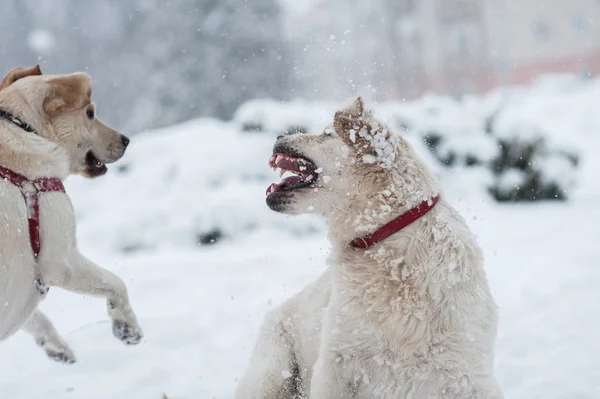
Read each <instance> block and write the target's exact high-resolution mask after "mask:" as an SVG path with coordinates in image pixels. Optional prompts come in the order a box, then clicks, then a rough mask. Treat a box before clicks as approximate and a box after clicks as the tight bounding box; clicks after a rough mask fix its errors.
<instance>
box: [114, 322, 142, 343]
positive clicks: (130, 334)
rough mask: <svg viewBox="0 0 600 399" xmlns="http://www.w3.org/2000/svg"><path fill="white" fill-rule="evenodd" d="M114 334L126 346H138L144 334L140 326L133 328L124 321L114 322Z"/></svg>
mask: <svg viewBox="0 0 600 399" xmlns="http://www.w3.org/2000/svg"><path fill="white" fill-rule="evenodd" d="M113 334H114V336H115V337H117V338H118V339H119V340H120V341H122V342H123V343H124V344H126V345H137V344H139V343H140V341H141V340H142V338H143V337H144V334H142V330H141V329H140V328H139V327H138V326H135V327H133V326H131V325H129V324H128V323H126V322H124V321H122V320H114V321H113Z"/></svg>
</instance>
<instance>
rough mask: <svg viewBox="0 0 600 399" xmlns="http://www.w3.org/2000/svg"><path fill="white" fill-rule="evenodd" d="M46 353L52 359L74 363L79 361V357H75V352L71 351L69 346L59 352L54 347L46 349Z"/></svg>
mask: <svg viewBox="0 0 600 399" xmlns="http://www.w3.org/2000/svg"><path fill="white" fill-rule="evenodd" d="M46 355H48V357H49V358H50V359H52V360H54V361H55V362H59V363H67V364H73V363H75V362H76V361H77V359H75V355H73V352H71V350H70V349H68V348H67V350H66V351H59V352H56V351H54V350H52V349H46Z"/></svg>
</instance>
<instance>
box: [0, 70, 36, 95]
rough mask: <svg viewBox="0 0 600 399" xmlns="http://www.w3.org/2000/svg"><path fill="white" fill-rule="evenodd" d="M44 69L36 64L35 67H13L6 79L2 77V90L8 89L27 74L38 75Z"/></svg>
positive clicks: (0, 86) (0, 87)
mask: <svg viewBox="0 0 600 399" xmlns="http://www.w3.org/2000/svg"><path fill="white" fill-rule="evenodd" d="M41 74H42V71H41V70H40V66H39V65H36V66H34V67H33V68H15V69H11V70H10V71H9V72H8V73H7V74H6V76H5V77H4V79H2V83H0V90H2V89H6V88H7V87H8V86H10V85H11V84H13V83H15V82H16V81H17V80H19V79H22V78H25V77H27V76H38V75H41Z"/></svg>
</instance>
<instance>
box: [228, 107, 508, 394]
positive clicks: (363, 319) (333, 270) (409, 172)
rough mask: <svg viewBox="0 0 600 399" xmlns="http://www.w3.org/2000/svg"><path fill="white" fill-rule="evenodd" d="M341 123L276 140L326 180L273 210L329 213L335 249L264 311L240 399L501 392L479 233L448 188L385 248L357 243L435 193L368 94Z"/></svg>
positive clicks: (292, 195) (426, 174) (428, 175)
mask: <svg viewBox="0 0 600 399" xmlns="http://www.w3.org/2000/svg"><path fill="white" fill-rule="evenodd" d="M333 127H334V130H335V132H334V133H333V134H328V133H329V132H330V131H331V129H328V130H326V132H328V133H324V134H320V135H293V136H287V137H284V138H282V139H280V140H279V141H278V144H280V145H281V144H284V145H286V146H287V147H288V148H291V149H293V150H294V151H295V152H296V153H300V154H302V155H303V156H305V157H306V158H307V159H310V160H312V161H314V162H315V164H316V165H317V166H318V167H319V168H323V173H321V176H325V175H327V176H331V181H329V182H325V181H324V180H323V179H322V178H319V180H318V181H317V188H318V190H314V188H307V189H298V190H294V191H292V192H290V193H289V194H286V195H285V197H283V198H281V199H280V200H279V201H277V202H273V201H271V202H269V204H270V206H271V207H272V208H273V209H275V210H278V211H280V212H286V213H290V214H295V213H302V212H304V211H305V210H306V209H307V207H308V205H310V206H312V207H313V209H314V212H315V213H319V214H321V215H323V216H325V217H326V218H327V219H328V220H329V239H330V240H331V243H332V246H333V250H332V252H331V254H330V256H329V260H328V263H329V268H328V270H327V271H326V272H325V273H324V274H323V275H322V276H321V277H320V278H319V279H318V280H317V281H315V282H314V283H312V284H310V285H309V286H308V287H306V288H305V289H304V290H303V291H301V292H300V293H298V294H297V295H296V296H294V297H293V298H291V299H290V300H288V301H287V302H286V303H284V304H283V305H282V306H281V307H279V308H278V309H276V310H275V311H273V312H272V313H270V314H269V315H268V316H267V319H266V321H265V323H264V325H263V327H262V332H261V335H260V337H259V340H258V343H257V345H256V348H255V350H254V353H253V355H252V357H251V359H250V365H249V367H248V371H247V372H246V374H245V375H244V377H243V378H242V379H241V381H240V383H239V385H238V387H237V391H236V398H238V399H258V398H263V399H267V398H272V399H275V398H311V399H329V398H390V399H391V398H395V399H400V398H402V399H404V398H414V399H434V398H439V399H441V398H448V399H451V398H452V399H454V398H461V399H462V398H471V399H484V398H485V399H497V398H501V397H502V396H503V395H502V392H501V390H500V388H499V386H498V384H497V382H496V380H495V378H494V376H493V363H494V355H493V347H494V340H495V335H496V322H497V321H496V306H495V304H494V302H493V299H492V296H491V294H490V291H489V288H488V284H487V280H486V277H485V272H484V269H483V259H482V254H481V250H480V248H479V246H478V245H477V242H476V240H475V238H474V236H473V234H472V233H471V232H470V230H469V228H468V227H467V225H466V223H465V222H464V220H463V219H462V217H461V216H460V215H459V214H458V213H457V212H456V211H455V210H454V208H452V206H450V205H449V204H448V203H447V202H446V201H445V200H444V199H443V196H442V199H441V200H440V202H439V203H438V204H437V205H436V206H435V207H434V208H433V209H432V210H431V211H430V212H429V213H427V214H426V215H425V216H423V217H422V218H420V219H419V220H418V221H416V222H414V223H413V224H411V225H409V226H408V227H406V228H404V229H403V230H401V231H399V232H397V233H395V234H393V235H392V236H390V237H389V238H387V239H385V240H384V241H382V242H381V243H379V244H376V245H374V246H372V247H370V248H368V249H367V250H357V249H354V248H352V247H350V246H349V243H350V241H351V240H352V239H353V238H355V237H360V236H363V235H365V234H366V233H369V232H372V231H374V230H375V229H377V228H378V227H380V226H382V225H383V224H385V223H387V222H389V221H391V220H392V219H394V218H396V217H397V216H399V215H400V214H401V213H403V212H405V211H407V210H408V209H410V208H412V207H414V206H415V205H417V204H418V203H419V202H421V201H423V200H426V199H428V198H431V197H432V196H434V195H436V194H438V193H439V192H440V189H439V186H438V184H437V182H436V180H435V178H434V177H433V176H432V175H431V173H430V172H429V170H428V169H427V168H426V167H425V165H424V164H423V163H422V162H421V161H420V160H419V159H418V158H417V156H416V154H415V153H414V152H413V150H412V149H411V148H410V146H409V144H408V143H406V142H405V141H404V140H403V139H402V137H400V136H397V135H393V134H392V133H390V132H389V131H388V129H387V127H385V126H383V125H381V124H379V123H378V122H377V121H376V120H374V119H373V118H372V116H371V114H370V113H369V112H367V111H363V104H362V100H360V99H358V100H357V101H356V102H355V103H354V104H353V106H352V107H350V108H348V109H346V110H344V111H341V112H339V113H338V114H336V118H335V120H334V124H333ZM349 129H352V130H354V133H356V132H362V133H359V134H352V133H349V132H348V131H347V130H349ZM365 129H366V130H365ZM327 136H330V137H327ZM361 139H362V140H361ZM384 142H385V143H384ZM390 145H391V146H392V148H393V155H392V154H391V153H390V151H389V150H388V149H387V148H389V146H390ZM373 146H376V148H375V149H374V151H373ZM378 149H379V150H380V151H378ZM365 154H371V155H370V156H368V157H366V159H365Z"/></svg>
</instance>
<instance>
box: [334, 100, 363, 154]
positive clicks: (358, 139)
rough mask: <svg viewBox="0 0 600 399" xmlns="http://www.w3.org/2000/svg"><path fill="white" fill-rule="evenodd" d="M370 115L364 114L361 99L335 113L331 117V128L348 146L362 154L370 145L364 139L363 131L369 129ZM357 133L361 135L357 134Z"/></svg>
mask: <svg viewBox="0 0 600 399" xmlns="http://www.w3.org/2000/svg"><path fill="white" fill-rule="evenodd" d="M369 119H370V113H369V112H367V113H365V104H364V102H363V99H362V98H361V97H357V98H356V100H354V102H353V103H352V105H350V106H349V107H348V108H346V109H343V110H341V111H338V112H336V113H335V116H334V117H333V128H334V129H335V131H336V133H337V134H338V135H339V136H340V137H341V138H342V140H344V141H345V142H346V144H348V145H349V146H351V147H353V148H355V149H357V150H358V151H359V152H364V151H363V150H366V149H367V147H368V146H369V145H370V142H369V141H368V140H366V139H365V137H364V131H363V130H364V129H365V128H366V129H369ZM359 132H360V133H361V134H359Z"/></svg>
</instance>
